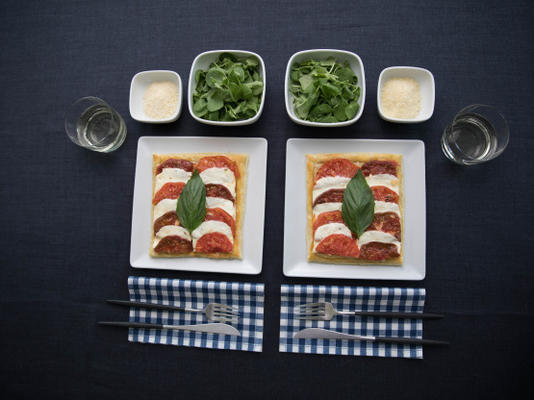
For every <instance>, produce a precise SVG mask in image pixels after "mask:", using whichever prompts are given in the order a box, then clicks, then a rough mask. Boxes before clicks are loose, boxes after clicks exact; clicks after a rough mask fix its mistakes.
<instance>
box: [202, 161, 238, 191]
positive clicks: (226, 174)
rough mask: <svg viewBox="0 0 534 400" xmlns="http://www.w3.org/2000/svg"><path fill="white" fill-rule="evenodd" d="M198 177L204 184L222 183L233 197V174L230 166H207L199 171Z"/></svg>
mask: <svg viewBox="0 0 534 400" xmlns="http://www.w3.org/2000/svg"><path fill="white" fill-rule="evenodd" d="M200 178H202V182H204V185H208V184H216V185H223V186H224V187H225V188H227V189H228V190H229V191H230V193H231V194H232V196H233V197H234V199H235V176H234V172H233V171H232V170H231V169H230V168H216V167H213V168H208V169H205V170H204V171H202V172H201V173H200Z"/></svg>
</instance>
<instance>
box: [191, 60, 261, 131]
mask: <svg viewBox="0 0 534 400" xmlns="http://www.w3.org/2000/svg"><path fill="white" fill-rule="evenodd" d="M222 53H231V54H233V55H235V56H236V57H239V58H243V57H250V56H253V57H256V58H257V59H258V61H259V62H260V76H261V78H262V80H263V93H262V94H261V100H260V108H259V109H258V112H257V113H256V115H254V116H253V117H252V118H249V119H244V120H240V121H211V120H208V119H204V118H200V117H197V116H196V115H195V113H194V112H193V90H195V88H196V86H197V83H196V82H195V74H196V72H197V70H199V69H202V70H204V71H205V70H207V69H208V68H209V66H210V64H211V63H212V62H214V61H215V60H216V59H217V58H218V57H219V56H220V55H221V54H222ZM266 88H267V81H266V75H265V64H264V62H263V58H261V57H260V55H259V54H256V53H253V52H251V51H246V50H211V51H206V52H204V53H200V54H199V55H198V56H196V57H195V59H194V60H193V65H191V71H190V72H189V88H188V93H187V105H188V108H189V114H191V116H192V117H193V118H194V119H196V120H197V121H198V122H201V123H203V124H208V125H220V126H240V125H250V124H252V123H254V122H256V121H257V120H258V119H259V118H260V115H261V113H262V112H263V105H264V104H265V91H266Z"/></svg>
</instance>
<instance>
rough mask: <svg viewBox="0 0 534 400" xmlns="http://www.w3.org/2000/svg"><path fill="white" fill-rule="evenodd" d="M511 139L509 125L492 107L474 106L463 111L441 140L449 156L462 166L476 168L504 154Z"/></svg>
mask: <svg viewBox="0 0 534 400" xmlns="http://www.w3.org/2000/svg"><path fill="white" fill-rule="evenodd" d="M509 137H510V131H509V129H508V124H507V123H506V120H505V119H504V117H503V116H502V114H501V113H500V112H499V111H498V110H497V109H496V108H495V107H492V106H486V105H483V104H473V105H470V106H467V107H465V108H464V109H462V110H461V111H460V112H459V113H458V114H456V116H455V117H454V120H453V121H452V123H451V124H450V125H449V126H447V127H446V128H445V131H444V132H443V136H442V137H441V149H442V150H443V153H444V154H445V156H446V157H447V158H448V159H449V160H451V161H453V162H455V163H457V164H461V165H475V164H480V163H483V162H486V161H489V160H492V159H494V158H495V157H497V156H498V155H500V154H501V153H502V152H503V151H504V149H505V148H506V146H507V145H508V140H509Z"/></svg>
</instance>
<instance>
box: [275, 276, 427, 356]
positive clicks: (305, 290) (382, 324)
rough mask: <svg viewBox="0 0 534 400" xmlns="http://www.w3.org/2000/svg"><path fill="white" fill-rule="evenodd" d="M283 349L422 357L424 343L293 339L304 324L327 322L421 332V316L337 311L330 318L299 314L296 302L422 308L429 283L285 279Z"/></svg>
mask: <svg viewBox="0 0 534 400" xmlns="http://www.w3.org/2000/svg"><path fill="white" fill-rule="evenodd" d="M280 300H281V306H280V351H281V352H290V353H311V354H338V355H352V356H377V357H404V358H423V347H422V346H415V345H397V344H389V343H387V344H386V343H378V342H366V341H357V340H333V339H293V335H294V334H295V333H297V332H298V331H300V330H301V329H304V328H325V329H331V330H335V331H339V332H343V333H350V334H356V335H373V336H399V337H403V336H405V337H413V338H422V336H423V322H422V320H421V319H390V318H387V319H386V318H370V317H369V318H359V317H356V316H336V317H334V318H333V319H332V320H331V321H307V320H302V319H297V318H296V315H295V313H296V312H297V308H296V306H298V305H300V304H306V303H317V302H322V301H328V302H331V303H332V304H333V305H334V308H335V309H336V310H338V311H404V312H423V307H424V304H425V289H413V288H412V289H407V288H379V287H348V286H317V285H282V288H281V299H280Z"/></svg>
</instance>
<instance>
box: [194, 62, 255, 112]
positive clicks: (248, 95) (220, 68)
mask: <svg viewBox="0 0 534 400" xmlns="http://www.w3.org/2000/svg"><path fill="white" fill-rule="evenodd" d="M195 80H196V83H197V86H196V88H195V90H194V91H193V112H194V113H195V115H196V116H197V117H200V118H203V119H208V120H212V121H239V120H244V119H249V118H252V117H254V115H256V113H257V112H258V110H259V108H260V103H261V96H262V93H263V79H262V78H261V76H260V66H259V60H258V59H257V58H256V57H252V56H251V57H246V58H237V57H236V56H234V55H233V54H230V53H222V54H221V55H220V56H219V58H218V59H217V60H216V61H215V62H213V63H211V65H210V66H209V68H208V70H207V71H203V70H200V69H199V70H197V71H196V73H195Z"/></svg>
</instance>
